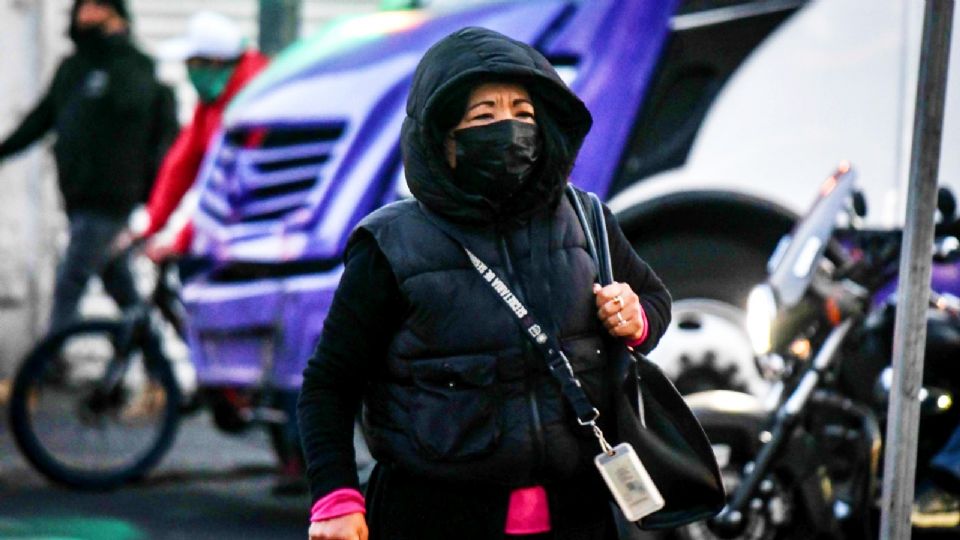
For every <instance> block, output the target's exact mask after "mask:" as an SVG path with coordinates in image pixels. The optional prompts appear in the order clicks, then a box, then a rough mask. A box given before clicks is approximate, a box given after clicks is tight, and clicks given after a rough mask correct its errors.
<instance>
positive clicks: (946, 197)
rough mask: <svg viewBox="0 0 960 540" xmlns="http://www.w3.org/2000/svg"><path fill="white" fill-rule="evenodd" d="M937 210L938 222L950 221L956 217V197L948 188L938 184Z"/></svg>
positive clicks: (945, 222)
mask: <svg viewBox="0 0 960 540" xmlns="http://www.w3.org/2000/svg"><path fill="white" fill-rule="evenodd" d="M937 210H938V211H939V212H940V223H942V224H947V223H952V222H953V220H954V219H955V218H956V213H957V199H956V197H954V196H953V192H952V191H950V188H947V187H944V186H940V188H939V189H937Z"/></svg>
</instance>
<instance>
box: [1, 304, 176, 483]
mask: <svg viewBox="0 0 960 540" xmlns="http://www.w3.org/2000/svg"><path fill="white" fill-rule="evenodd" d="M129 331H130V325H129V324H128V323H125V322H121V321H116V320H91V321H83V322H79V323H77V324H74V325H72V326H70V327H68V328H66V329H64V330H63V331H61V332H58V333H56V334H54V335H52V336H49V337H47V338H45V339H44V340H43V341H41V342H40V343H39V344H38V345H37V346H36V347H35V348H34V349H33V351H32V352H31V353H30V354H29V355H28V356H27V357H26V359H25V360H24V362H23V363H22V365H21V366H20V369H19V371H18V372H17V375H16V377H15V379H14V384H13V388H12V391H11V396H10V404H9V414H10V418H9V419H10V426H11V431H12V432H13V435H14V439H15V441H16V443H17V446H18V447H19V449H20V451H21V453H22V454H23V456H24V457H25V458H26V459H27V461H29V462H30V464H31V465H32V466H33V467H34V468H36V470H37V471H39V472H40V473H41V474H43V475H44V476H45V477H47V478H48V479H50V480H52V481H54V482H56V483H59V484H63V485H65V486H68V487H71V488H75V489H81V490H93V491H100V490H109V489H114V488H117V487H119V486H121V485H123V484H126V483H128V482H132V481H135V480H138V479H140V478H142V477H143V476H144V475H146V473H147V472H149V471H150V470H151V469H152V468H153V467H154V466H156V465H157V463H158V462H159V461H160V459H161V458H162V457H163V456H164V454H165V453H166V452H167V450H169V448H170V446H171V444H172V443H173V440H174V437H175V435H176V432H177V427H178V424H179V418H180V401H181V395H180V389H179V385H178V383H177V381H176V378H175V376H174V373H173V370H172V368H171V365H170V363H169V362H168V361H167V360H166V359H165V358H164V357H163V354H162V353H161V350H160V346H159V342H157V340H156V339H154V338H152V337H150V336H145V337H144V339H141V340H137V341H136V342H135V343H134V344H133V346H132V350H131V351H129V353H128V354H126V355H122V356H123V357H121V355H120V354H119V353H118V352H117V351H116V344H117V343H118V342H119V341H120V340H122V339H124V336H126V335H128V332H129ZM108 378H109V379H110V380H113V381H116V382H115V384H108V383H107V382H105V381H106V380H107V379H108Z"/></svg>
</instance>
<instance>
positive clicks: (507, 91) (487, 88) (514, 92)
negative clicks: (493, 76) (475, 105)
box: [469, 82, 530, 102]
mask: <svg viewBox="0 0 960 540" xmlns="http://www.w3.org/2000/svg"><path fill="white" fill-rule="evenodd" d="M497 96H506V97H520V98H524V99H530V94H529V92H527V89H526V88H524V86H523V85H522V84H519V83H511V82H489V83H483V84H480V85H477V86H476V87H474V88H473V90H471V91H470V98H469V101H470V102H475V101H481V100H483V99H485V98H494V97H497Z"/></svg>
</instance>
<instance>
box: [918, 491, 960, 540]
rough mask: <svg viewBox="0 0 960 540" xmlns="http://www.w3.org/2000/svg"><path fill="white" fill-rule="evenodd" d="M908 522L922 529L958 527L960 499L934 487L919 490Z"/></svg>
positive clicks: (959, 522) (959, 523) (959, 521)
mask: <svg viewBox="0 0 960 540" xmlns="http://www.w3.org/2000/svg"><path fill="white" fill-rule="evenodd" d="M910 521H911V522H912V523H913V526H914V527H918V528H922V529H925V528H937V529H946V528H951V527H957V526H960V498H958V497H957V496H956V495H954V494H953V493H950V492H949V491H946V490H944V489H942V488H940V487H937V486H934V485H931V486H929V487H927V488H925V489H921V490H920V491H919V492H918V493H917V496H916V499H915V500H914V503H913V512H912V513H911V514H910Z"/></svg>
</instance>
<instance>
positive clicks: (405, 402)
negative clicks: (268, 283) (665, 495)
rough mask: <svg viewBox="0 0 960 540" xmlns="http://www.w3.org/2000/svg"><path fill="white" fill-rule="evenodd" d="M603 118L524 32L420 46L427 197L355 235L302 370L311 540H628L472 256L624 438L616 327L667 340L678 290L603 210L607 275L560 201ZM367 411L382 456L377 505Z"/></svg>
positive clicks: (573, 431)
mask: <svg viewBox="0 0 960 540" xmlns="http://www.w3.org/2000/svg"><path fill="white" fill-rule="evenodd" d="M591 122H592V120H591V117H590V113H589V112H588V111H587V109H586V107H585V106H584V104H583V103H582V102H581V101H580V100H579V99H578V98H577V97H576V96H575V95H574V94H573V93H572V92H571V91H570V90H569V89H568V88H567V87H566V85H565V84H564V83H563V81H562V80H561V79H560V78H559V76H558V75H557V73H556V71H555V70H554V69H553V67H552V66H551V65H550V64H549V62H548V61H547V60H546V59H545V58H544V57H543V56H542V55H540V54H539V53H538V52H536V51H535V50H534V49H533V48H531V47H529V46H527V45H525V44H523V43H520V42H517V41H514V40H512V39H509V38H507V37H505V36H503V35H501V34H498V33H496V32H493V31H490V30H486V29H481V28H466V29H463V30H461V31H458V32H456V33H454V34H451V35H450V36H448V37H446V38H445V39H443V40H441V41H440V42H438V43H437V44H436V45H434V46H433V47H432V48H431V49H430V50H429V51H428V52H427V53H426V54H425V56H424V57H423V59H422V60H421V62H420V64H419V66H418V68H417V71H416V73H415V75H414V80H413V87H412V89H411V93H410V96H409V99H408V103H407V118H406V119H405V121H404V124H403V129H402V133H401V145H402V149H403V158H404V166H405V172H406V178H407V182H408V185H409V187H410V191H411V192H412V193H413V195H414V197H415V198H414V199H412V200H405V201H400V202H397V203H394V204H391V205H388V206H386V207H384V208H381V209H379V210H377V211H376V212H374V213H373V214H371V215H370V216H368V217H367V218H366V219H364V221H363V222H361V224H360V225H359V226H358V227H357V229H356V230H355V231H354V232H353V234H352V236H351V238H350V241H349V243H348V247H347V251H346V266H345V270H344V273H343V277H342V279H341V282H340V286H339V288H338V289H337V292H336V294H335V296H334V299H333V302H332V305H331V307H330V310H329V313H328V315H327V318H326V321H325V324H324V328H323V333H322V335H321V338H320V340H319V343H318V344H317V347H316V350H315V352H314V354H313V356H312V357H311V358H310V360H309V362H308V365H307V367H306V369H305V371H304V380H303V387H302V390H301V395H300V402H299V407H298V411H299V414H298V418H299V422H300V428H301V436H302V442H303V447H304V452H305V456H306V461H307V475H308V480H309V484H310V488H311V495H312V497H313V501H314V506H313V508H312V511H311V522H312V523H311V526H310V531H309V536H310V538H311V540H347V539H349V540H356V539H361V540H363V539H366V538H367V537H368V534H369V537H370V538H373V539H398V540H399V539H410V540H413V539H416V540H429V539H433V538H436V539H450V538H456V539H474V538H476V539H490V538H504V537H534V536H535V537H537V538H554V539H558V540H559V539H578V540H601V539H603V540H606V539H612V538H616V529H615V525H614V521H613V516H612V513H611V511H610V506H609V501H610V494H609V492H608V491H607V489H606V487H605V486H604V484H603V482H602V480H601V478H600V476H599V474H598V472H597V470H596V468H595V467H594V466H593V463H592V459H593V457H594V456H595V455H596V454H597V453H598V452H599V446H598V444H597V439H596V438H594V435H593V433H592V431H591V430H590V429H588V428H584V427H582V426H580V425H578V423H577V421H576V418H575V417H574V414H573V412H572V409H571V407H569V406H568V405H567V403H566V402H565V400H564V396H563V395H562V394H561V391H560V388H559V384H558V383H557V381H556V380H554V379H553V377H551V375H550V374H549V373H548V370H547V367H546V364H545V360H544V358H543V357H542V356H541V355H540V354H539V352H538V350H537V349H536V348H535V347H534V345H533V343H532V342H531V341H530V340H528V339H527V338H526V337H525V336H524V334H523V331H522V330H521V328H520V327H519V326H518V325H517V324H516V321H515V320H511V319H514V315H513V314H512V313H510V311H509V310H508V309H506V308H505V306H504V305H503V302H502V299H503V297H504V296H503V295H504V293H502V292H500V293H496V292H495V291H493V289H491V287H490V284H489V283H488V281H487V279H485V277H484V276H481V275H479V274H478V272H477V269H476V266H475V264H473V263H472V261H471V256H468V252H467V251H466V250H467V249H469V252H470V253H472V254H473V256H475V257H476V258H477V259H479V260H480V261H482V262H483V263H485V264H486V265H489V268H490V269H492V270H493V271H494V272H495V274H496V276H497V277H498V278H499V279H503V280H504V281H505V282H506V283H507V284H508V286H509V289H510V290H511V291H512V292H513V293H515V294H516V296H517V297H518V298H519V299H520V300H521V302H522V303H523V305H524V306H526V307H527V308H529V310H530V311H531V312H532V313H534V314H535V316H536V318H537V319H539V323H540V324H542V325H544V326H545V327H546V328H544V330H546V331H547V332H549V333H551V334H552V335H554V336H557V337H558V338H559V339H560V342H561V343H562V348H563V350H564V351H565V353H566V355H567V356H568V357H569V362H570V365H571V367H572V370H573V371H574V372H575V373H576V376H577V378H578V379H579V380H580V382H581V383H582V388H583V389H584V391H585V392H586V394H587V396H588V397H589V399H590V401H591V403H592V404H593V405H594V406H595V407H597V409H598V410H599V411H600V413H601V416H600V418H599V420H598V423H599V426H600V428H601V429H603V430H604V432H605V433H608V434H610V435H611V437H615V436H616V430H615V428H614V426H615V422H614V421H615V418H614V415H613V413H612V411H611V409H612V398H613V395H612V389H611V387H612V386H613V383H612V382H611V381H612V377H611V376H610V371H609V366H610V362H609V361H608V352H607V351H608V350H612V349H610V347H611V346H613V345H617V344H616V343H615V342H614V340H615V339H616V338H619V339H623V340H626V341H628V342H629V343H630V344H632V345H633V346H636V347H638V348H639V349H640V350H641V351H644V352H646V351H649V350H651V349H652V348H653V347H654V346H656V344H657V342H658V340H659V339H660V336H661V335H662V334H663V332H664V331H665V330H666V328H667V325H668V323H669V320H670V295H669V294H668V292H667V290H666V289H665V288H664V286H663V284H662V283H661V281H660V280H659V279H658V278H657V276H656V275H655V274H654V273H653V271H652V270H651V269H650V268H649V267H648V266H647V265H646V264H645V263H644V262H643V261H642V260H641V259H640V258H639V257H638V256H637V255H636V253H635V252H634V251H633V250H632V248H631V246H630V243H629V242H628V241H627V239H626V238H625V237H624V235H623V232H622V231H621V230H620V228H619V226H618V225H617V222H616V220H615V218H614V217H613V216H612V215H611V214H610V213H609V211H606V213H605V215H604V218H605V221H606V224H607V227H608V229H609V231H610V251H611V258H612V263H613V269H614V275H615V279H616V280H617V282H616V283H613V284H611V285H609V286H607V287H602V288H601V287H600V286H599V285H597V284H596V281H597V268H596V266H595V264H594V261H593V259H592V257H591V255H590V253H589V251H588V249H587V244H586V237H585V234H584V231H583V228H582V226H581V224H580V222H579V220H578V218H577V215H576V213H575V211H574V208H573V206H572V204H571V201H570V199H569V198H568V197H567V196H566V195H565V190H566V187H567V183H568V176H569V174H570V171H571V169H572V167H573V163H574V159H575V157H576V154H577V152H578V150H579V148H580V145H581V143H582V142H583V139H584V137H585V136H586V134H587V132H588V131H589V129H590V125H591ZM491 279H492V275H491ZM512 309H514V310H516V309H520V308H518V307H517V306H516V305H514V307H513V308H512ZM621 346H622V345H621ZM361 403H362V406H363V407H362V408H363V421H364V432H365V436H366V438H367V441H368V444H369V446H370V449H371V452H372V453H373V455H374V457H375V458H376V459H377V461H378V464H377V467H376V469H375V470H374V472H373V474H372V476H371V479H370V483H369V485H368V488H367V491H366V494H365V496H363V495H361V494H360V492H359V485H358V480H357V471H356V467H355V464H354V452H353V446H352V433H353V429H352V428H353V420H354V418H355V416H356V414H357V412H358V410H359V409H360V408H361Z"/></svg>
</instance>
